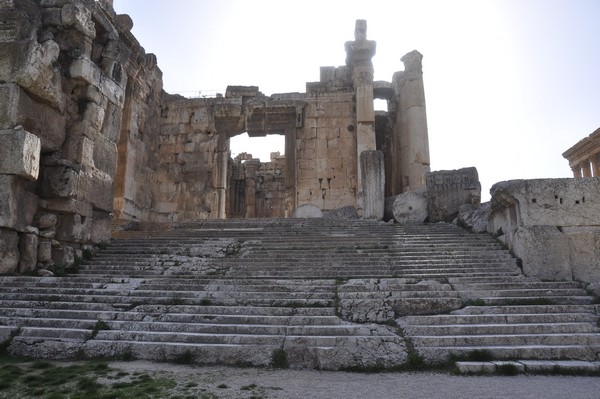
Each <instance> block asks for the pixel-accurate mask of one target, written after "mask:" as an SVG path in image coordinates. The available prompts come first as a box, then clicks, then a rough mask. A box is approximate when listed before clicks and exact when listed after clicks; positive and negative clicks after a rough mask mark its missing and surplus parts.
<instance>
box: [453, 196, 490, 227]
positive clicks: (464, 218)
mask: <svg viewBox="0 0 600 399" xmlns="http://www.w3.org/2000/svg"><path fill="white" fill-rule="evenodd" d="M490 212H491V208H490V203H489V202H486V203H484V204H481V206H480V207H479V208H475V207H474V206H473V205H471V204H464V205H461V206H460V207H459V208H458V216H457V217H456V224H457V225H458V226H461V227H464V228H466V229H469V230H471V231H472V232H473V233H485V232H486V231H488V219H489V217H490Z"/></svg>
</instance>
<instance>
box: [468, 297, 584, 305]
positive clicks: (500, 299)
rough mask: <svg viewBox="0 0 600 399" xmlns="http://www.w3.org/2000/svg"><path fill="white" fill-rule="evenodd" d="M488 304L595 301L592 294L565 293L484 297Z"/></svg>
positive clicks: (565, 303) (575, 303)
mask: <svg viewBox="0 0 600 399" xmlns="http://www.w3.org/2000/svg"><path fill="white" fill-rule="evenodd" d="M479 299H481V300H482V301H483V302H484V303H485V304H486V305H535V304H544V305H546V304H564V305H567V304H573V305H578V304H581V305H586V304H592V303H594V298H593V297H591V296H568V295H567V296H564V295H552V296H547V295H539V296H510V297H482V298H479Z"/></svg>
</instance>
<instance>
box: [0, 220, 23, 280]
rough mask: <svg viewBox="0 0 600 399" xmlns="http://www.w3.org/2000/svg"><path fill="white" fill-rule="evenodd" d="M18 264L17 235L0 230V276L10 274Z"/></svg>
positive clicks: (11, 231) (14, 232)
mask: <svg viewBox="0 0 600 399" xmlns="http://www.w3.org/2000/svg"><path fill="white" fill-rule="evenodd" d="M18 264H19V234H18V233H17V232H16V231H13V230H6V229H0V274H11V273H14V272H15V271H16V270H17V265H18Z"/></svg>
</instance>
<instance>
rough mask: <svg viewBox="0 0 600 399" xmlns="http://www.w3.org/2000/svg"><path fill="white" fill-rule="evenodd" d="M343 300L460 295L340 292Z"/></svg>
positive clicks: (427, 297) (449, 296) (456, 295)
mask: <svg viewBox="0 0 600 399" xmlns="http://www.w3.org/2000/svg"><path fill="white" fill-rule="evenodd" d="M338 296H339V298H340V299H343V300H367V299H374V300H376V299H401V298H415V299H417V298H422V299H438V298H459V295H458V293H456V292H453V291H405V292H402V291H400V292H397V291H371V292H346V291H340V292H339V294H338Z"/></svg>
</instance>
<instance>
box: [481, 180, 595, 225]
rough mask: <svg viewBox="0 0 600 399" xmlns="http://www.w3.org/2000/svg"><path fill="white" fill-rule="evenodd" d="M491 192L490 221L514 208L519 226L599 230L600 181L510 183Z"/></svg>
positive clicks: (495, 186) (514, 181)
mask: <svg viewBox="0 0 600 399" xmlns="http://www.w3.org/2000/svg"><path fill="white" fill-rule="evenodd" d="M490 192H491V194H492V200H491V202H492V209H493V210H495V211H493V212H492V217H493V218H496V217H497V216H496V215H497V214H498V213H501V212H505V211H507V210H508V208H509V205H512V204H514V205H515V209H514V212H515V215H514V216H515V217H516V218H517V220H515V221H513V222H514V223H515V224H518V225H520V226H533V225H553V226H600V198H599V197H598V193H599V192H600V178H596V177H592V178H586V179H534V180H510V181H504V182H500V183H496V184H494V185H493V186H492V188H491V190H490ZM500 216H502V215H500Z"/></svg>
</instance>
